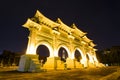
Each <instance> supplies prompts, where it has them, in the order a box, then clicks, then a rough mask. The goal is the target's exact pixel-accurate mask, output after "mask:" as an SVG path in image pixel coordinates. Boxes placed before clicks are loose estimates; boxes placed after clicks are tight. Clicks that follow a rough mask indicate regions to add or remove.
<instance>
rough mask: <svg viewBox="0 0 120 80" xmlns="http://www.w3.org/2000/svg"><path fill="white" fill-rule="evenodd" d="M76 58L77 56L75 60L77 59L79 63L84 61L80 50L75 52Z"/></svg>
mask: <svg viewBox="0 0 120 80" xmlns="http://www.w3.org/2000/svg"><path fill="white" fill-rule="evenodd" d="M74 56H75V59H76V60H77V61H78V62H80V60H81V59H82V55H81V53H80V51H79V50H75V54H74Z"/></svg>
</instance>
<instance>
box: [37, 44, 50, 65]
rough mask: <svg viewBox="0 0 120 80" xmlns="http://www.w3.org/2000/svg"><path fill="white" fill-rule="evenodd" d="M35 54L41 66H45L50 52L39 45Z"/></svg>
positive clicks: (45, 47)
mask: <svg viewBox="0 0 120 80" xmlns="http://www.w3.org/2000/svg"><path fill="white" fill-rule="evenodd" d="M36 53H37V55H38V59H39V61H40V63H41V64H45V62H46V61H47V57H49V56H50V51H49V49H48V47H47V46H45V45H39V46H38V48H37V50H36Z"/></svg>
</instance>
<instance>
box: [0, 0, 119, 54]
mask: <svg viewBox="0 0 120 80" xmlns="http://www.w3.org/2000/svg"><path fill="white" fill-rule="evenodd" d="M36 10H39V11H40V12H41V13H43V14H44V15H45V16H46V17H48V18H49V19H51V20H53V21H56V20H57V18H58V17H59V18H60V19H61V20H62V21H63V22H64V23H65V24H66V25H68V26H70V25H72V23H75V24H76V26H77V27H78V28H79V29H81V30H82V31H83V32H87V33H88V34H87V36H88V38H90V39H91V40H93V41H94V43H95V44H97V46H96V47H95V48H97V49H98V50H101V49H104V48H110V47H112V46H120V2H119V0H0V51H3V50H10V51H13V52H25V50H26V48H27V42H28V38H27V37H28V35H29V31H28V29H26V28H24V27H22V25H23V24H24V23H25V22H26V20H27V19H28V18H30V17H33V16H34V14H35V13H36Z"/></svg>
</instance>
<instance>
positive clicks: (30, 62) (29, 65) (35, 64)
mask: <svg viewBox="0 0 120 80" xmlns="http://www.w3.org/2000/svg"><path fill="white" fill-rule="evenodd" d="M40 67H41V66H40V63H39V60H38V55H22V56H21V58H20V62H19V68H18V71H20V72H39V71H40V70H41V68H40Z"/></svg>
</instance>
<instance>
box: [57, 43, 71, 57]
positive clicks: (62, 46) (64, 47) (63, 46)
mask: <svg viewBox="0 0 120 80" xmlns="http://www.w3.org/2000/svg"><path fill="white" fill-rule="evenodd" d="M60 49H63V50H65V52H66V53H67V55H68V56H67V57H68V58H71V53H70V51H69V49H68V48H67V47H66V46H65V45H60V46H59V47H58V48H57V56H59V50H60Z"/></svg>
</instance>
